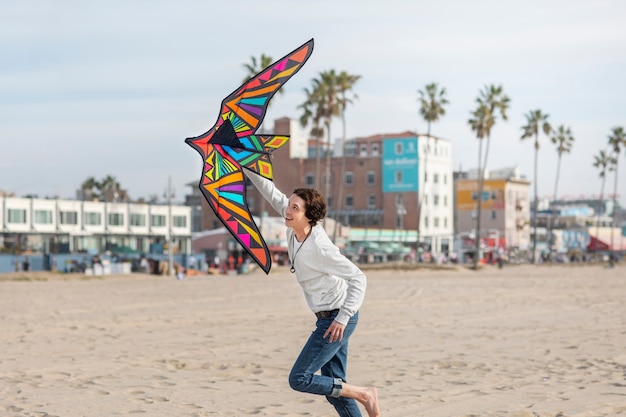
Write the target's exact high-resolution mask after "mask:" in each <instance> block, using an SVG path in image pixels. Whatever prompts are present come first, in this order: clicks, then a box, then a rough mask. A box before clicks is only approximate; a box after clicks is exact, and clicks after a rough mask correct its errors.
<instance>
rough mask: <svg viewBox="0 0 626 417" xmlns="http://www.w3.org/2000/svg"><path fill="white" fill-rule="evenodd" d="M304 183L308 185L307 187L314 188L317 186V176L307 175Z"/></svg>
mask: <svg viewBox="0 0 626 417" xmlns="http://www.w3.org/2000/svg"><path fill="white" fill-rule="evenodd" d="M304 183H305V184H306V185H307V187H313V186H314V185H315V175H313V174H306V175H305V176H304Z"/></svg>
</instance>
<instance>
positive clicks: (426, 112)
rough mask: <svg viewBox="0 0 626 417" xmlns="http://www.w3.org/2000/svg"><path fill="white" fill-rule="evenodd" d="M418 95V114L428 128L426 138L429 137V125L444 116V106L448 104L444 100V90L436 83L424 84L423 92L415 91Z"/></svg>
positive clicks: (445, 99) (446, 100)
mask: <svg viewBox="0 0 626 417" xmlns="http://www.w3.org/2000/svg"><path fill="white" fill-rule="evenodd" d="M417 92H418V93H419V95H420V97H419V101H420V114H421V115H422V118H423V119H424V120H425V121H426V123H427V126H428V131H427V132H428V136H430V124H431V123H434V122H437V121H439V116H443V115H445V114H446V109H444V106H445V105H447V104H449V101H448V99H447V98H446V89H445V88H444V87H441V89H439V86H438V85H437V83H431V84H426V87H425V88H424V90H418V91H417Z"/></svg>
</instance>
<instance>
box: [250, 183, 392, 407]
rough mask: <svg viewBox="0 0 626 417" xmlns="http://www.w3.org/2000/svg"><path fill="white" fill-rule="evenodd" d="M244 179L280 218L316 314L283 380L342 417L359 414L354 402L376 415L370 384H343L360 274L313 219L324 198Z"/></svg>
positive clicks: (360, 293)
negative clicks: (285, 191) (322, 401)
mask: <svg viewBox="0 0 626 417" xmlns="http://www.w3.org/2000/svg"><path fill="white" fill-rule="evenodd" d="M246 174H248V173H246ZM248 178H250V180H251V181H252V183H253V184H254V185H255V186H256V187H257V188H258V190H259V191H260V192H261V194H263V196H264V197H265V198H266V199H267V200H268V201H269V202H270V204H271V205H272V206H273V207H274V209H275V210H276V211H277V212H279V213H280V214H281V215H282V216H283V217H284V219H285V224H286V225H287V242H288V254H289V261H290V263H291V269H290V271H291V272H292V273H294V274H295V276H296V279H297V280H298V283H299V284H300V285H301V286H302V289H303V290H304V297H305V299H306V302H307V304H308V306H309V308H310V309H311V310H312V311H313V313H315V316H316V317H317V321H316V327H315V330H314V331H313V333H312V334H311V336H310V337H309V340H308V341H307V343H306V344H305V345H304V348H302V352H300V356H299V357H298V359H296V362H295V363H294V365H293V369H292V370H291V373H290V374H289V385H290V386H291V388H293V389H294V390H296V391H301V392H307V393H311V394H318V395H325V396H326V399H327V400H328V402H330V403H331V404H332V405H333V406H334V407H335V409H336V410H337V413H338V414H339V415H340V416H342V417H357V416H359V417H360V416H361V412H360V411H359V407H358V405H357V404H356V401H358V402H359V403H361V404H362V405H363V406H364V407H365V410H366V411H367V413H368V415H369V417H377V416H379V415H380V412H379V406H378V394H377V391H376V388H374V387H360V386H356V385H352V384H348V383H346V366H347V359H348V340H349V338H350V335H351V334H352V332H354V329H355V328H356V325H357V321H358V309H359V307H360V306H361V304H362V302H363V298H364V296H365V287H366V278H365V274H363V272H361V270H360V269H359V268H357V267H356V266H355V265H354V264H353V263H352V262H350V261H349V260H348V259H347V258H346V257H344V256H343V255H341V253H339V248H337V247H336V246H335V245H334V244H333V243H332V242H331V240H330V239H329V237H328V235H327V234H326V231H325V230H324V228H323V227H322V225H320V224H319V221H320V220H322V219H323V218H324V216H325V215H326V202H325V201H324V197H322V196H321V195H320V194H319V193H318V192H317V191H316V190H313V189H308V188H298V189H296V190H295V191H294V193H293V194H292V195H291V197H289V198H287V196H286V195H285V194H283V193H282V192H281V191H280V190H279V189H278V188H276V186H275V185H274V183H273V182H272V181H269V180H267V179H265V178H263V177H261V176H259V175H257V174H254V173H250V174H248ZM317 371H321V375H316V372H317Z"/></svg>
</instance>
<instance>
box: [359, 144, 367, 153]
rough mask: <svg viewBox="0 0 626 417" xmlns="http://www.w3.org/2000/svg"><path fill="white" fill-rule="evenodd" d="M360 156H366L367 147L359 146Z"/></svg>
mask: <svg viewBox="0 0 626 417" xmlns="http://www.w3.org/2000/svg"><path fill="white" fill-rule="evenodd" d="M359 154H360V156H367V145H366V144H363V145H361V149H360V151H359Z"/></svg>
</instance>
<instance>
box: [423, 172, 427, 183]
mask: <svg viewBox="0 0 626 417" xmlns="http://www.w3.org/2000/svg"><path fill="white" fill-rule="evenodd" d="M424 182H428V172H424Z"/></svg>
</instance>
